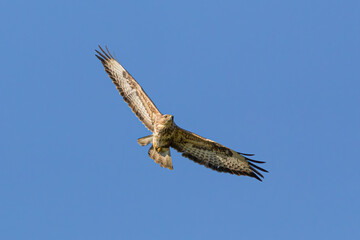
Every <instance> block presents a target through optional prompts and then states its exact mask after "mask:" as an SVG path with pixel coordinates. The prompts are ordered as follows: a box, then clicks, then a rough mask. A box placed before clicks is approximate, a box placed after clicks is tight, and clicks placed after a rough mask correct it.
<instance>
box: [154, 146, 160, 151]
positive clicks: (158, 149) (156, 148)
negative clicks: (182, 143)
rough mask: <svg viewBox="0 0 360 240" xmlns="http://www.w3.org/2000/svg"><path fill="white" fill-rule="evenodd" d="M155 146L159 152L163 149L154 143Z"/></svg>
mask: <svg viewBox="0 0 360 240" xmlns="http://www.w3.org/2000/svg"><path fill="white" fill-rule="evenodd" d="M154 148H155V150H156V151H157V152H160V151H161V147H158V146H156V145H155V144H154Z"/></svg>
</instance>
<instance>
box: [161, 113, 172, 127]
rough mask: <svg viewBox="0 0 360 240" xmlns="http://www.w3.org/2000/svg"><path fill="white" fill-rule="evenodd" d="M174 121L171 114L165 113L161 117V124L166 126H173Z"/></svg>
mask: <svg viewBox="0 0 360 240" xmlns="http://www.w3.org/2000/svg"><path fill="white" fill-rule="evenodd" d="M173 123H174V116H173V115H170V114H165V115H163V117H162V119H161V124H163V125H165V126H171V125H172V124H173Z"/></svg>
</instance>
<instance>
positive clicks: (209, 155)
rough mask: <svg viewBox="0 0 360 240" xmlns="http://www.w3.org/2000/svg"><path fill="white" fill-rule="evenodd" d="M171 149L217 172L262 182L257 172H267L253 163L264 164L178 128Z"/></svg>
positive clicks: (260, 175) (261, 176)
mask: <svg viewBox="0 0 360 240" xmlns="http://www.w3.org/2000/svg"><path fill="white" fill-rule="evenodd" d="M171 147H173V148H174V149H176V150H177V151H179V152H182V155H183V156H184V157H186V158H189V159H191V160H193V161H194V162H196V163H199V164H201V165H204V166H205V167H207V168H210V169H213V170H215V171H218V172H225V173H230V174H235V175H238V176H240V175H245V176H249V177H253V178H256V179H257V180H259V181H262V179H261V178H264V176H263V175H262V174H261V173H260V172H259V171H263V172H267V171H266V170H265V169H263V168H260V167H258V166H256V165H255V164H254V163H253V162H256V163H264V162H261V161H256V160H252V159H249V158H247V157H244V156H243V155H241V154H239V153H238V152H235V151H233V150H231V149H229V148H227V147H225V146H223V145H221V144H219V143H216V142H214V141H211V140H209V139H206V138H203V137H201V136H199V135H196V134H195V133H192V132H189V131H186V130H184V129H181V128H178V127H177V129H176V131H175V136H174V140H173V143H172V144H171Z"/></svg>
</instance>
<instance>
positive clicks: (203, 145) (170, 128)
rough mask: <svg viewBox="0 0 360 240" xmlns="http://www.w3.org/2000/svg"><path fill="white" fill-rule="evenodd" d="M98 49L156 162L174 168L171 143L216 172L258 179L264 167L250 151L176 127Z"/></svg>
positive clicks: (134, 83) (108, 57)
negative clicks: (139, 123)
mask: <svg viewBox="0 0 360 240" xmlns="http://www.w3.org/2000/svg"><path fill="white" fill-rule="evenodd" d="M99 47H100V46H99ZM100 50H101V52H100V51H98V50H96V52H97V55H96V57H97V58H98V59H99V60H100V61H101V62H102V64H103V65H104V67H105V71H106V72H107V73H108V75H109V77H110V78H111V79H112V81H113V83H114V84H115V86H116V88H117V89H118V91H119V92H120V94H121V96H123V98H124V100H125V102H127V103H128V105H129V106H130V108H131V109H132V110H133V112H134V113H135V115H136V116H137V117H138V118H139V119H140V121H142V122H143V123H144V125H145V126H146V127H147V128H148V129H149V130H150V131H152V132H153V134H152V135H149V136H146V137H143V138H140V139H138V143H139V144H140V145H141V146H145V145H148V144H150V143H151V144H152V146H151V147H150V149H149V152H148V153H149V156H150V158H152V159H153V160H154V161H155V162H156V163H158V164H160V166H162V167H165V168H168V169H173V165H172V160H171V154H170V147H172V148H174V149H176V150H177V151H179V152H181V153H182V155H183V156H184V157H186V158H189V159H191V160H193V161H195V162H197V163H199V164H201V165H204V166H205V167H208V168H211V169H213V170H216V171H218V172H227V173H231V174H235V175H246V176H250V177H254V178H256V179H258V180H260V181H261V178H263V175H262V174H261V173H260V172H259V171H258V170H260V171H263V172H267V171H266V170H265V169H263V168H260V167H258V166H256V165H255V163H264V162H261V161H256V160H252V159H249V158H248V157H246V156H251V154H244V153H239V152H236V151H234V150H231V149H229V148H227V147H225V146H223V145H221V144H219V143H217V142H214V141H212V140H209V139H206V138H203V137H201V136H199V135H197V134H195V133H192V132H189V131H186V130H184V129H182V128H180V127H178V126H177V125H176V124H175V122H174V117H173V116H172V115H169V114H165V115H163V114H161V113H160V111H159V110H158V109H157V108H156V106H155V104H154V103H153V102H152V101H151V99H150V98H149V97H148V96H147V94H146V93H145V91H144V90H143V89H142V88H141V86H140V85H139V84H138V83H137V82H136V81H135V79H134V78H133V77H132V76H131V75H130V74H129V73H128V72H127V71H126V70H125V68H123V67H122V66H121V65H120V63H118V62H117V61H116V60H115V59H114V57H113V56H112V55H111V54H110V52H109V50H108V49H107V48H106V51H104V50H103V49H102V48H101V47H100Z"/></svg>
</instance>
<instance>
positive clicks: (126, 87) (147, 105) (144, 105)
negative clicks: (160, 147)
mask: <svg viewBox="0 0 360 240" xmlns="http://www.w3.org/2000/svg"><path fill="white" fill-rule="evenodd" d="M99 48H100V50H101V52H100V51H98V50H95V51H96V53H97V54H96V55H95V56H96V57H97V58H98V59H99V60H100V61H101V63H102V64H103V65H104V67H105V71H106V72H107V73H108V74H109V77H110V78H111V80H112V81H113V83H114V84H115V86H116V88H117V89H118V90H119V92H120V94H121V96H123V98H124V100H125V102H127V103H128V105H129V107H130V108H131V109H132V111H133V112H134V113H135V114H136V116H137V117H138V118H139V119H140V121H142V122H143V123H144V125H145V126H146V127H147V128H148V129H149V130H150V131H152V132H153V131H154V122H155V118H156V116H157V115H161V113H160V111H159V110H158V109H157V108H156V106H155V104H154V103H153V102H152V101H151V99H150V98H149V97H148V95H146V93H145V91H144V90H143V89H142V88H141V86H140V85H139V84H138V83H137V82H136V81H135V79H134V78H133V77H132V76H131V75H130V73H128V72H127V71H126V70H125V68H123V66H121V65H120V63H119V62H117V61H116V60H115V59H114V57H113V56H112V55H111V54H110V52H109V50H108V49H107V47H106V50H107V52H106V51H104V49H102V48H101V47H100V46H99Z"/></svg>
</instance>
